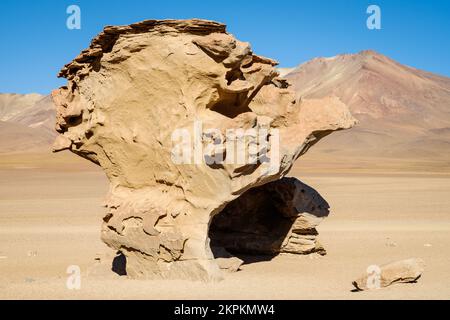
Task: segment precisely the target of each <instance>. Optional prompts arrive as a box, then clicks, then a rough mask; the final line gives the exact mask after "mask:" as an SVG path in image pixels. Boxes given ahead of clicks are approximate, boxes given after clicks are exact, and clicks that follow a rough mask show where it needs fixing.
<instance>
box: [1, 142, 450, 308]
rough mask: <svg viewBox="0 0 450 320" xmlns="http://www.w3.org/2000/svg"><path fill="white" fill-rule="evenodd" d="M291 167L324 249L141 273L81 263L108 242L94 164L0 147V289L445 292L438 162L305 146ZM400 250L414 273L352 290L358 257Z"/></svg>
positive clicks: (361, 263) (60, 294)
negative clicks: (307, 189)
mask: <svg viewBox="0 0 450 320" xmlns="http://www.w3.org/2000/svg"><path fill="white" fill-rule="evenodd" d="M318 157H319V158H318ZM446 165H447V166H446ZM291 175H293V176H296V177H298V178H299V179H300V180H302V181H303V182H305V183H307V184H309V185H310V186H312V187H314V188H316V189H317V190H318V191H319V192H320V193H321V195H322V196H323V197H324V198H325V199H326V200H327V201H328V203H329V204H330V206H331V214H330V216H329V217H328V218H327V219H325V221H323V222H322V224H321V225H320V226H319V227H318V231H319V233H320V239H321V242H322V244H323V245H324V247H325V248H326V250H327V255H325V256H319V255H304V256H303V255H287V254H284V255H279V256H277V257H275V258H273V259H271V260H268V259H266V258H264V257H246V261H247V263H246V264H244V265H243V266H242V270H240V271H238V272H236V273H230V274H228V275H227V276H226V278H225V280H223V281H221V282H214V283H203V282H193V281H175V280H171V281H150V280H148V281H147V280H146V281H143V280H130V279H127V278H126V277H120V276H118V275H115V274H113V273H108V272H93V270H94V271H95V270H98V269H99V268H98V265H99V264H100V263H99V262H98V260H96V259H98V258H100V259H103V260H104V259H105V258H104V257H105V256H108V255H109V256H110V255H111V253H112V250H110V249H109V248H107V247H106V245H104V244H103V243H102V242H101V240H100V224H101V219H102V216H103V213H104V208H103V207H101V203H102V198H103V197H104V196H105V194H106V192H107V188H108V182H107V180H106V177H105V175H104V174H103V172H102V171H101V169H100V168H98V167H95V166H94V165H91V164H90V163H88V162H87V161H85V160H81V159H78V157H76V156H75V155H72V154H70V153H63V154H56V155H51V154H43V153H40V154H2V155H0V298H1V299H22V298H27V299H28V298H33V299H49V298H50V299H55V298H61V299H450V273H449V266H450V213H449V208H450V194H449V190H450V171H449V170H448V163H447V164H446V163H442V162H433V161H431V160H430V161H429V162H425V161H410V160H405V159H398V160H397V161H395V160H392V159H391V160H389V161H383V160H382V159H378V160H376V159H373V158H371V159H364V158H356V157H354V158H352V159H351V160H350V161H349V160H345V159H343V160H339V159H337V158H332V157H328V158H326V157H325V158H324V157H323V156H322V155H320V154H317V153H314V150H312V151H311V152H310V153H308V154H307V155H305V157H304V158H301V159H299V160H298V161H297V163H296V166H295V167H294V168H293V170H292V171H291ZM410 257H417V258H422V259H423V260H424V261H425V264H426V267H425V272H424V274H423V276H422V277H421V278H420V279H419V280H418V282H417V283H413V284H395V285H392V286H390V287H387V288H383V289H379V290H372V291H363V292H352V289H353V286H352V284H351V282H352V281H353V280H355V279H356V278H357V277H359V276H360V275H362V274H364V273H365V271H366V268H367V267H368V266H369V265H373V264H384V263H387V262H390V261H395V260H399V259H405V258H410ZM69 265H78V266H80V268H81V271H82V278H81V288H80V290H69V289H67V287H66V280H67V276H68V275H67V274H66V270H67V267H68V266H69ZM96 266H97V267H96Z"/></svg>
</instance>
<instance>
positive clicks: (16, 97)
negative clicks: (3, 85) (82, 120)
mask: <svg viewBox="0 0 450 320" xmlns="http://www.w3.org/2000/svg"><path fill="white" fill-rule="evenodd" d="M54 123H55V108H54V106H53V102H52V101H51V98H50V96H42V95H39V94H26V95H20V94H0V137H1V139H0V153H5V152H30V151H49V152H50V150H51V145H52V143H53V140H54V139H55V137H56V132H55V131H54V129H53V128H54Z"/></svg>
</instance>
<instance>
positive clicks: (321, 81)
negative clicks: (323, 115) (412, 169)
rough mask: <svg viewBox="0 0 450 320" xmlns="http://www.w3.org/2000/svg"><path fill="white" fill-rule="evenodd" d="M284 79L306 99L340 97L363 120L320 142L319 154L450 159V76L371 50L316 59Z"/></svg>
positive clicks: (292, 71) (316, 147)
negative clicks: (415, 66) (413, 66)
mask: <svg viewBox="0 0 450 320" xmlns="http://www.w3.org/2000/svg"><path fill="white" fill-rule="evenodd" d="M284 77H285V78H287V79H288V80H289V82H290V83H291V84H292V85H293V88H294V89H295V91H296V92H297V93H298V95H299V96H300V97H305V98H323V97H327V96H337V97H339V98H340V99H341V100H342V101H343V102H344V103H346V104H347V105H348V106H349V108H350V110H351V112H352V114H353V115H354V116H355V118H357V119H358V120H359V124H358V125H357V126H356V127H354V128H352V129H351V130H348V131H343V132H339V133H335V134H333V135H332V136H330V137H328V138H326V139H324V140H323V141H321V142H320V143H319V144H317V145H316V146H315V147H314V150H312V152H315V153H316V154H319V153H321V154H325V153H326V154H332V155H335V156H342V157H348V156H358V155H360V156H364V157H382V158H386V157H391V158H392V157H395V158H408V159H413V158H440V159H449V155H450V78H447V77H443V76H439V75H436V74H432V73H429V72H425V71H421V70H418V69H415V68H411V67H408V66H405V65H402V64H400V63H398V62H396V61H394V60H392V59H390V58H388V57H386V56H384V55H382V54H379V53H377V52H374V51H370V50H367V51H362V52H360V53H357V54H344V55H338V56H335V57H332V58H316V59H313V60H311V61H309V62H306V63H304V64H301V65H300V66H298V67H296V68H294V69H293V70H291V71H290V72H288V73H287V74H286V75H285V76H284Z"/></svg>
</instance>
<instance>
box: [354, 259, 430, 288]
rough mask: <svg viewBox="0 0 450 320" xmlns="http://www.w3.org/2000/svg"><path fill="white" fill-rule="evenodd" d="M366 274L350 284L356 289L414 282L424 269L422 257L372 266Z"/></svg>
mask: <svg viewBox="0 0 450 320" xmlns="http://www.w3.org/2000/svg"><path fill="white" fill-rule="evenodd" d="M372 267H373V268H371V269H370V270H369V269H368V274H366V275H364V276H362V277H360V278H359V279H357V280H356V281H353V282H352V284H353V285H354V286H355V288H356V289H357V290H368V289H378V288H382V287H387V286H389V285H391V284H394V283H408V282H416V281H417V279H419V278H420V276H421V275H422V273H423V271H424V267H425V263H424V262H423V260H422V259H414V258H413V259H406V260H400V261H396V262H392V263H388V264H385V265H382V266H380V267H377V266H372Z"/></svg>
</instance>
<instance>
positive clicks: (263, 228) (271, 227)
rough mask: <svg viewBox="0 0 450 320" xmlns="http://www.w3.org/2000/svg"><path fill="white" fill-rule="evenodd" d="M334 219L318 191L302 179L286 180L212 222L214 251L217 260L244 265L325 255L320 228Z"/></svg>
mask: <svg viewBox="0 0 450 320" xmlns="http://www.w3.org/2000/svg"><path fill="white" fill-rule="evenodd" d="M328 213H329V205H328V203H327V202H326V201H325V200H324V199H323V198H322V197H321V196H320V194H319V193H317V191H315V190H314V189H313V188H311V187H309V186H307V185H305V184H303V183H302V182H300V181H299V180H297V179H296V178H282V179H280V180H277V181H274V182H270V183H268V184H265V185H262V186H259V187H255V188H252V189H250V190H248V191H246V192H244V193H243V194H242V195H241V196H240V197H238V198H237V199H235V200H233V201H231V202H230V203H228V204H227V205H226V206H225V208H224V209H223V210H222V211H221V212H219V213H218V214H216V215H215V216H214V217H213V218H212V221H211V223H210V228H209V238H210V243H211V250H212V252H213V255H214V257H215V258H228V257H230V256H232V255H234V256H237V257H239V258H240V259H242V260H244V263H252V262H257V261H267V260H270V259H272V258H273V257H275V256H276V255H278V254H279V253H281V252H287V253H294V254H307V253H311V252H318V253H321V250H323V248H322V247H320V246H319V245H318V244H317V243H316V236H317V231H316V229H315V225H316V224H317V223H318V222H317V221H318V220H317V219H319V220H320V218H323V217H325V216H327V215H328ZM323 251H324V250H323Z"/></svg>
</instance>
